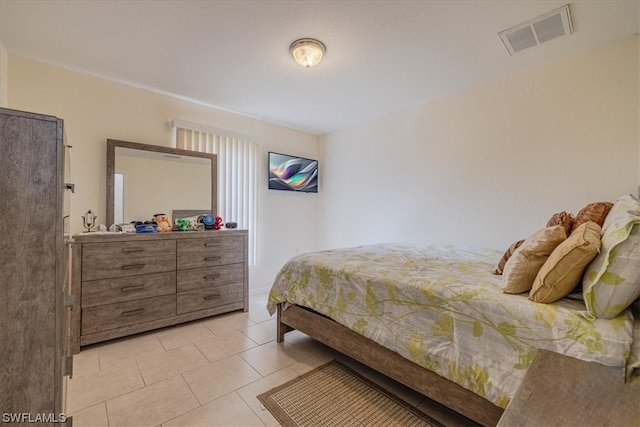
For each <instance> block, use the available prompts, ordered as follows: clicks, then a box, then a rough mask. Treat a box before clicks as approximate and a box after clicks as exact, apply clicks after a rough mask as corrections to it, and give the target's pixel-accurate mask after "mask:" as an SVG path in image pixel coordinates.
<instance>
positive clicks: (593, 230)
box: [529, 221, 602, 303]
mask: <svg viewBox="0 0 640 427" xmlns="http://www.w3.org/2000/svg"><path fill="white" fill-rule="evenodd" d="M601 231H602V229H601V228H600V226H599V225H598V224H596V223H595V222H593V221H588V222H585V223H583V224H582V225H580V226H579V227H578V228H576V229H575V230H574V231H573V232H572V233H571V236H569V237H568V238H567V240H565V241H564V242H562V243H560V245H558V247H557V248H555V250H554V251H553V252H552V253H551V255H550V256H549V259H547V261H546V262H545V263H544V265H543V266H542V268H541V269H540V271H539V272H538V275H537V276H536V278H535V280H534V281H533V288H532V289H531V293H529V299H530V300H531V301H535V302H544V303H550V302H554V301H557V300H559V299H560V298H564V297H565V296H567V295H569V293H570V292H571V291H572V290H573V288H575V287H576V285H577V284H578V283H580V281H581V280H582V274H583V273H584V270H585V269H586V268H587V265H588V264H589V263H590V262H591V260H593V258H595V256H596V255H597V254H598V251H599V250H600V232H601Z"/></svg>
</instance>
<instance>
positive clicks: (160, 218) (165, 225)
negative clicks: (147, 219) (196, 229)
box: [153, 213, 173, 232]
mask: <svg viewBox="0 0 640 427" xmlns="http://www.w3.org/2000/svg"><path fill="white" fill-rule="evenodd" d="M153 222H155V223H156V224H157V227H156V229H157V230H158V231H163V232H164V231H171V230H172V229H173V227H171V221H169V217H167V216H166V215H165V214H163V213H159V214H155V215H154V216H153Z"/></svg>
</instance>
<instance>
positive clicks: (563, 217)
mask: <svg viewBox="0 0 640 427" xmlns="http://www.w3.org/2000/svg"><path fill="white" fill-rule="evenodd" d="M575 220H576V219H575V218H574V217H573V215H571V214H570V213H569V212H565V211H562V212H558V213H555V214H553V216H552V217H551V218H550V219H549V221H547V227H551V226H552V225H562V226H563V227H564V229H565V230H566V231H567V236H568V235H569V234H571V228H572V227H573V223H574V221H575Z"/></svg>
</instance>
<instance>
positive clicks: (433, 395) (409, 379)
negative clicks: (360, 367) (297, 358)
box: [277, 304, 504, 426]
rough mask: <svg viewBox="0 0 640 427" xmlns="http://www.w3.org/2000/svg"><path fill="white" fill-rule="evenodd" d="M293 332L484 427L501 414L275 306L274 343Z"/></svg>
mask: <svg viewBox="0 0 640 427" xmlns="http://www.w3.org/2000/svg"><path fill="white" fill-rule="evenodd" d="M293 329H297V330H299V331H301V332H303V333H305V334H307V335H309V336H310V337H312V338H314V339H316V340H318V341H320V342H321V343H323V344H325V345H327V346H329V347H331V348H333V349H335V350H337V351H339V352H341V353H343V354H345V355H347V356H349V357H351V358H353V359H355V360H357V361H359V362H361V363H363V364H365V365H367V366H369V367H370V368H372V369H375V370H376V371H378V372H380V373H382V374H384V375H386V376H388V377H390V378H393V379H394V380H396V381H398V382H400V383H402V384H404V385H406V386H407V387H410V388H412V389H414V390H416V391H418V392H420V393H421V394H423V395H425V396H427V397H429V398H430V399H432V400H434V401H436V402H438V403H440V404H442V405H444V406H446V407H447V408H450V409H452V410H454V411H456V412H458V413H460V414H462V415H464V416H465V417H467V418H469V419H471V420H473V421H475V422H477V423H480V424H482V425H485V426H495V425H496V424H497V423H498V420H499V419H500V417H501V416H502V413H503V412H504V411H503V409H502V408H499V407H498V406H495V405H494V404H493V403H491V402H489V401H488V400H486V399H484V398H482V397H480V396H478V395H477V394H475V393H473V392H470V391H469V390H466V389H464V388H463V387H461V386H459V385H458V384H455V383H453V382H451V381H449V380H447V379H446V378H444V377H442V376H440V375H438V374H436V373H434V372H431V371H429V370H427V369H425V368H423V367H421V366H419V365H417V364H415V363H413V362H411V361H410V360H408V359H405V358H404V357H402V356H400V355H399V354H397V353H395V352H393V351H391V350H389V349H387V348H385V347H382V346H381V345H379V344H377V343H375V342H373V341H371V340H369V339H368V338H365V337H363V336H362V335H359V334H357V333H355V332H353V331H352V330H350V329H349V328H347V327H345V326H342V325H340V324H338V323H336V322H334V321H333V320H331V319H329V318H328V317H325V316H322V315H321V314H318V313H316V312H314V311H311V310H309V309H306V308H302V307H299V306H296V305H292V306H290V307H287V309H286V310H283V309H282V304H280V305H278V332H277V333H278V342H282V341H284V334H285V333H286V332H288V331H290V330H293Z"/></svg>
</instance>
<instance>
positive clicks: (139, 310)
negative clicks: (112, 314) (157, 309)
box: [120, 308, 144, 316]
mask: <svg viewBox="0 0 640 427" xmlns="http://www.w3.org/2000/svg"><path fill="white" fill-rule="evenodd" d="M142 313H144V308H137V309H135V310H129V311H123V312H122V314H120V315H121V316H135V315H136V314H142Z"/></svg>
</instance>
